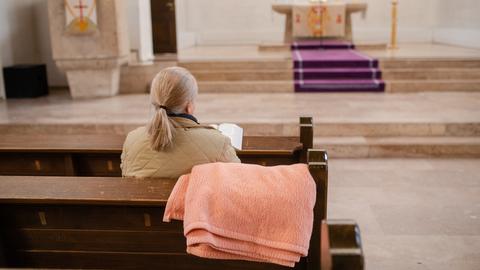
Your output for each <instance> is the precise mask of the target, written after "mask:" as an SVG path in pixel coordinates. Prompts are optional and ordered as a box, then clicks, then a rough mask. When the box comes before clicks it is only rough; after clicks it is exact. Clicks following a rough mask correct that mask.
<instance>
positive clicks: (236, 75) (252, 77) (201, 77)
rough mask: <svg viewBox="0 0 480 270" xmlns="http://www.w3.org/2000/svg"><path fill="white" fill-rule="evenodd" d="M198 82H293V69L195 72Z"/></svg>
mask: <svg viewBox="0 0 480 270" xmlns="http://www.w3.org/2000/svg"><path fill="white" fill-rule="evenodd" d="M192 74H193V75H194V76H195V78H197V80H198V81H274V80H279V81H285V80H293V71H292V70H291V69H267V70H265V69H250V70H248V69H247V70H236V69H235V70H205V71H203V70H193V71H192Z"/></svg>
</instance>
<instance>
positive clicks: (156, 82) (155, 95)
mask: <svg viewBox="0 0 480 270" xmlns="http://www.w3.org/2000/svg"><path fill="white" fill-rule="evenodd" d="M197 92H198V86H197V82H196V80H195V78H194V77H193V76H192V74H190V72H188V70H186V69H184V68H180V67H170V68H166V69H163V70H162V71H160V72H159V73H158V74H157V75H156V76H155V78H154V79H153V81H152V85H151V89H150V99H151V102H152V104H153V106H154V108H155V114H154V115H153V117H152V119H151V120H150V122H149V123H148V125H147V131H148V134H149V136H150V146H151V148H152V149H153V150H155V151H163V150H165V149H167V148H169V147H172V146H173V142H174V139H175V133H176V132H175V129H176V128H177V127H178V126H179V124H177V123H176V122H175V120H173V119H171V118H170V117H168V113H183V112H184V110H185V107H186V105H187V103H188V102H193V100H194V99H195V97H196V95H197Z"/></svg>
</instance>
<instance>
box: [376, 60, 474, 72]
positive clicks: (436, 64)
mask: <svg viewBox="0 0 480 270" xmlns="http://www.w3.org/2000/svg"><path fill="white" fill-rule="evenodd" d="M379 61H380V69H381V70H386V69H437V68H480V59H437V60H435V59H420V58H417V59H380V60H379Z"/></svg>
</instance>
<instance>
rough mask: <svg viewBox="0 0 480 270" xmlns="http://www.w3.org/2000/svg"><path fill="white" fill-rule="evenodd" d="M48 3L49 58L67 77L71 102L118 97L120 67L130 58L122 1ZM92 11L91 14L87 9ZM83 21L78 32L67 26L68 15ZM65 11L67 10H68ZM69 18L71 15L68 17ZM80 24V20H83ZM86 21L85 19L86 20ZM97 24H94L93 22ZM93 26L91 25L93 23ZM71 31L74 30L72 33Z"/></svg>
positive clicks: (57, 1)
mask: <svg viewBox="0 0 480 270" xmlns="http://www.w3.org/2000/svg"><path fill="white" fill-rule="evenodd" d="M66 2H67V1H65V0H48V17H49V24H50V37H51V43H52V54H53V59H54V60H55V62H56V65H57V66H58V67H59V68H60V69H61V70H63V71H65V72H66V74H67V79H68V85H69V87H70V93H71V95H72V97H73V98H89V97H102V96H113V95H116V94H117V93H118V90H119V81H120V67H121V66H122V65H123V64H125V63H127V61H128V55H129V51H130V49H129V44H128V30H127V18H126V12H125V7H124V5H125V3H124V1H123V0H97V1H95V0H93V1H86V0H83V1H82V0H77V1H69V2H70V3H71V5H70V6H68V7H67V6H66V4H65V3H66ZM89 5H90V6H93V5H94V7H95V10H94V11H93V12H92V10H91V9H90V8H88V6H89ZM84 6H85V7H86V8H85V9H86V10H81V11H78V12H81V13H79V14H81V15H79V14H77V13H75V15H78V16H82V18H85V16H87V15H86V14H92V13H93V14H94V15H96V16H92V18H91V20H90V19H88V18H87V19H88V22H89V23H90V24H87V26H85V24H78V25H77V26H78V27H79V28H78V29H80V30H78V31H77V32H75V31H76V30H75V29H73V28H72V26H71V25H67V13H68V12H70V13H69V14H72V13H73V12H77V10H76V9H82V8H83V7H84ZM67 9H68V10H67ZM69 16H70V15H69ZM82 20H83V19H82ZM85 20H86V19H85ZM95 20H96V21H95ZM92 22H93V23H92ZM72 29H73V30H72Z"/></svg>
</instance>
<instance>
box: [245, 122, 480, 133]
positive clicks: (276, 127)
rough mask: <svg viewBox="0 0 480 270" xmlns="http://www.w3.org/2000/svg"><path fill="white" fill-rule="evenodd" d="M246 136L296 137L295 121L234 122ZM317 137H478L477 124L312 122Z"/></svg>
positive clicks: (296, 127)
mask: <svg viewBox="0 0 480 270" xmlns="http://www.w3.org/2000/svg"><path fill="white" fill-rule="evenodd" d="M238 125H240V126H241V127H242V128H243V129H244V133H245V134H246V135H251V136H256V135H262V136H274V135H275V134H277V135H278V134H279V135H281V136H297V135H298V124H297V123H296V122H289V123H285V122H281V123H268V124H266V123H238ZM314 132H315V136H318V137H477V136H478V137H480V121H479V122H476V123H467V122H465V123H458V122H455V123H421V122H400V123H398V122H397V123H395V122H389V123H374V122H359V123H342V122H332V123H328V122H319V121H318V120H317V121H315V119H314Z"/></svg>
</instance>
